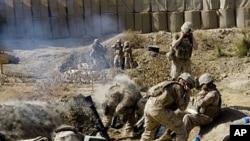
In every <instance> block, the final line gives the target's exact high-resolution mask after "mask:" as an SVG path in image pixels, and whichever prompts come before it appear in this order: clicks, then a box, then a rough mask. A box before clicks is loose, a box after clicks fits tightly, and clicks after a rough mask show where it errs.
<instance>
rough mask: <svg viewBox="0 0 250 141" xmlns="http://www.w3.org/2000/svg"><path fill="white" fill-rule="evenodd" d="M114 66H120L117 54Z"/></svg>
mask: <svg viewBox="0 0 250 141" xmlns="http://www.w3.org/2000/svg"><path fill="white" fill-rule="evenodd" d="M114 67H119V59H118V56H117V55H116V56H115V58H114Z"/></svg>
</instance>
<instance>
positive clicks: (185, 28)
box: [181, 22, 193, 33]
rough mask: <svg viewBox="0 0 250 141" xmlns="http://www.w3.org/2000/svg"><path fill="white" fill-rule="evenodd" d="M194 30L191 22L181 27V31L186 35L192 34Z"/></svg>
mask: <svg viewBox="0 0 250 141" xmlns="http://www.w3.org/2000/svg"><path fill="white" fill-rule="evenodd" d="M192 28H193V24H192V23H191V22H185V23H184V24H183V25H182V26H181V31H182V32H184V33H190V32H192Z"/></svg>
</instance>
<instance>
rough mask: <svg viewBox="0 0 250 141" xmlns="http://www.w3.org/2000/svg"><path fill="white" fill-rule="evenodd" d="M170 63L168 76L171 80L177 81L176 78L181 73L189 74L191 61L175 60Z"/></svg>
mask: <svg viewBox="0 0 250 141" xmlns="http://www.w3.org/2000/svg"><path fill="white" fill-rule="evenodd" d="M171 62H172V65H171V71H170V75H171V78H172V79H174V80H177V77H178V76H179V75H180V74H181V73H183V72H188V73H191V61H190V60H189V59H188V60H181V59H176V60H172V61H171Z"/></svg>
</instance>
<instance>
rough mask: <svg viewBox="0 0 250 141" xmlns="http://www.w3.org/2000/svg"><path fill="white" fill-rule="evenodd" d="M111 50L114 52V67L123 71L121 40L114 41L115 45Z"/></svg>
mask: <svg viewBox="0 0 250 141" xmlns="http://www.w3.org/2000/svg"><path fill="white" fill-rule="evenodd" d="M112 48H113V49H114V50H115V58H114V67H121V68H122V69H124V65H123V52H122V49H123V47H122V42H121V39H118V40H117V41H116V44H114V45H113V46H112Z"/></svg>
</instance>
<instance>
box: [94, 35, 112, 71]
mask: <svg viewBox="0 0 250 141" xmlns="http://www.w3.org/2000/svg"><path fill="white" fill-rule="evenodd" d="M106 52H107V49H106V48H105V47H104V46H103V45H102V44H101V43H100V41H99V40H98V39H95V40H94V44H93V45H92V48H91V51H90V57H91V59H92V62H93V65H94V66H96V67H98V68H108V67H109V65H108V63H107V60H106V58H105V55H106Z"/></svg>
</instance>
